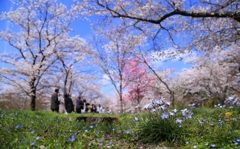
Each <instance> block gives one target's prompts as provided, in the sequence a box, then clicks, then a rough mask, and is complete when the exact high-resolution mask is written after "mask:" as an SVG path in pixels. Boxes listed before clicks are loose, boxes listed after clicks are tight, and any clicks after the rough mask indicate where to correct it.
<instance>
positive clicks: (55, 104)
mask: <svg viewBox="0 0 240 149" xmlns="http://www.w3.org/2000/svg"><path fill="white" fill-rule="evenodd" d="M58 94H59V89H55V93H53V94H52V97H51V110H52V111H53V112H54V111H55V112H57V113H59V104H60V102H59V100H58Z"/></svg>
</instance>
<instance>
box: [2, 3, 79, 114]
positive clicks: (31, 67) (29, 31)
mask: <svg viewBox="0 0 240 149" xmlns="http://www.w3.org/2000/svg"><path fill="white" fill-rule="evenodd" d="M12 2H13V4H15V5H17V8H16V10H11V11H9V12H4V13H3V14H2V15H1V18H2V19H5V20H8V21H9V22H10V23H11V24H12V25H15V26H14V27H15V28H13V29H12V30H7V31H2V32H1V33H0V38H1V39H3V40H4V41H6V42H7V43H8V44H9V45H10V46H11V47H13V49H14V50H15V51H14V52H10V51H9V52H8V53H4V54H2V55H1V57H0V60H1V62H4V63H6V65H8V66H9V67H6V68H2V69H1V78H3V80H2V82H3V83H5V84H8V85H9V86H14V87H15V88H18V89H19V90H21V91H22V92H24V93H25V94H26V95H27V96H29V97H30V98H31V110H33V111H34V110H35V100H36V98H37V92H38V91H39V90H40V89H41V88H38V86H39V84H40V83H41V79H42V78H43V77H45V76H44V75H45V74H46V73H47V72H48V70H49V68H50V67H51V66H52V65H53V64H54V63H55V62H56V61H57V57H56V55H55V53H56V52H57V51H58V50H60V49H61V48H63V47H64V42H65V40H68V39H69V38H70V37H69V36H68V33H69V31H71V30H70V28H69V25H70V24H71V23H72V22H73V21H74V20H76V19H77V18H78V15H76V11H75V9H74V8H71V9H69V10H68V9H67V7H66V6H64V5H63V4H58V3H56V1H54V0H45V1H42V0H36V1H32V0H23V1H22V0H12ZM16 30H17V31H16ZM71 40H72V41H75V42H77V41H76V40H79V39H74V38H72V39H71ZM69 42H70V40H69ZM46 77H47V76H46Z"/></svg>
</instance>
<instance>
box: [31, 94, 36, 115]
mask: <svg viewBox="0 0 240 149" xmlns="http://www.w3.org/2000/svg"><path fill="white" fill-rule="evenodd" d="M35 103H36V95H31V110H32V111H35V110H36V109H35V107H36V104H35Z"/></svg>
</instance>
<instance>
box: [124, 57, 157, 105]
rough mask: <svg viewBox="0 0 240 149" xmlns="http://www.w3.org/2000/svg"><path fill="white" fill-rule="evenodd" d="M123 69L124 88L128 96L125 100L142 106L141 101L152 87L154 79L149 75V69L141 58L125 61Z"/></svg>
mask: <svg viewBox="0 0 240 149" xmlns="http://www.w3.org/2000/svg"><path fill="white" fill-rule="evenodd" d="M124 62H125V67H124V69H123V80H124V83H123V84H124V88H126V90H127V91H128V94H126V95H125V96H124V98H125V99H128V100H131V101H132V102H133V103H134V104H135V105H140V102H141V100H142V99H143V97H144V96H145V94H146V93H147V91H148V90H149V88H150V87H151V84H152V81H153V79H152V78H151V77H150V76H149V75H148V71H147V67H146V65H145V64H144V63H141V59H139V58H128V59H126V60H124Z"/></svg>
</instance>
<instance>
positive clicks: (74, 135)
mask: <svg viewBox="0 0 240 149" xmlns="http://www.w3.org/2000/svg"><path fill="white" fill-rule="evenodd" d="M70 138H71V141H72V142H73V141H75V140H76V139H77V135H76V134H73V135H71V137H70Z"/></svg>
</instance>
